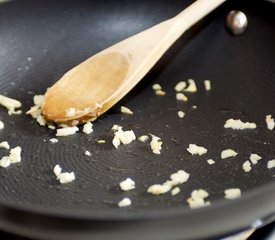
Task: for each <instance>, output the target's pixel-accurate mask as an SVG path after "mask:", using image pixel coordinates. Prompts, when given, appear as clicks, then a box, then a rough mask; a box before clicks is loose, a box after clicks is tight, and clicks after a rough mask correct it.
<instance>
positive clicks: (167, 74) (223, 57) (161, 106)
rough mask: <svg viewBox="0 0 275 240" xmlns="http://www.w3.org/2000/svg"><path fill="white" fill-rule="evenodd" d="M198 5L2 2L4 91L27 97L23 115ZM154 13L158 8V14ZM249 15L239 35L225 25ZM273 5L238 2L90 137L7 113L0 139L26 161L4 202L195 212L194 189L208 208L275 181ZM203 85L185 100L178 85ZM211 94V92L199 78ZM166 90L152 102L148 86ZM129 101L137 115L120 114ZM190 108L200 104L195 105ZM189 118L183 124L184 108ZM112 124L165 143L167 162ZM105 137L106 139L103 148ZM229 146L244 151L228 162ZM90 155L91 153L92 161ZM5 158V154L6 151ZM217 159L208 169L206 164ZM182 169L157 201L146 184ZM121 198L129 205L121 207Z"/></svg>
mask: <svg viewBox="0 0 275 240" xmlns="http://www.w3.org/2000/svg"><path fill="white" fill-rule="evenodd" d="M191 2H192V1H177V0H171V1H165V0H152V1H137V0H131V1H130V0H125V1H111V0H107V1H93V0H92V1H88V0H83V1H76V0H71V1H65V0H60V1H39V2H38V1H32V0H21V1H12V2H9V3H5V4H2V5H0V23H1V28H0V55H1V58H0V92H1V94H4V95H7V96H9V97H12V98H15V99H18V100H20V101H21V102H22V103H23V108H22V109H23V111H24V112H25V111H27V110H28V109H29V107H30V106H32V97H33V95H35V94H41V93H44V91H45V90H46V88H47V87H49V86H50V85H51V84H53V83H54V82H55V81H56V80H58V79H59V78H60V77H61V76H62V75H63V74H64V73H65V72H66V71H67V70H69V69H70V68H72V67H73V66H75V65H76V64H78V63H79V62H81V61H82V60H84V59H86V58H87V57H89V56H91V55H93V54H95V53H96V52H98V51H100V50H102V49H104V48H105V47H107V46H110V45H112V44H114V43H116V42H117V41H119V40H122V39H124V38H126V37H128V36H130V35H132V34H135V33H137V32H140V31H142V30H144V29H146V28H148V27H150V26H153V25H154V24H157V23H158V22H160V21H163V20H165V19H168V18H170V17H172V16H174V15H176V14H177V13H178V12H179V11H181V10H182V9H184V8H185V7H186V6H188V5H189V4H190V3H191ZM156 6H157V7H156ZM232 9H240V10H243V11H244V12H245V13H246V14H247V16H248V19H249V27H248V29H247V31H246V32H245V34H243V35H241V36H239V37H234V36H232V35H230V34H229V33H228V32H227V31H226V29H225V27H224V18H225V16H226V14H227V13H228V11H229V10H232ZM274 11H275V7H274V6H273V4H271V3H267V2H262V1H255V2H253V3H251V2H249V4H248V1H230V2H229V3H226V4H225V5H224V6H223V7H221V8H220V9H219V10H218V11H215V12H214V13H213V14H211V15H210V16H209V17H208V18H207V19H206V20H204V21H203V22H201V23H199V24H198V25H197V26H195V27H194V28H193V29H191V30H190V31H189V32H188V33H186V34H185V35H184V36H183V37H182V38H181V39H180V40H179V41H178V42H177V43H176V44H175V45H174V46H173V47H172V48H171V50H170V51H169V52H168V53H167V54H166V55H165V56H164V57H163V58H162V60H161V61H160V62H159V63H158V64H157V65H156V67H154V69H152V71H151V72H150V73H149V74H148V75H147V76H146V77H145V78H144V79H143V80H142V82H141V83H140V84H139V85H138V86H137V87H136V88H135V89H133V90H132V91H131V92H130V93H129V95H128V96H127V97H125V98H124V99H123V100H122V101H121V102H120V103H119V104H117V105H116V106H115V107H114V108H113V109H111V110H110V111H109V112H108V113H106V114H105V115H104V116H102V117H101V118H99V119H98V120H97V121H96V122H94V132H93V133H92V134H90V135H85V134H84V133H81V132H79V133H77V134H76V135H74V136H68V137H64V138H59V142H58V143H57V144H51V143H50V142H49V139H51V138H53V137H54V136H55V131H54V130H50V129H48V128H43V127H40V126H39V125H38V124H37V123H36V122H35V121H34V120H33V119H31V118H30V117H29V116H26V115H25V114H22V115H18V116H17V115H16V116H9V115H8V114H7V113H6V111H5V110H4V109H3V108H1V109H0V112H1V114H0V119H1V120H2V121H3V122H4V123H5V128H4V129H3V130H2V131H1V132H0V136H1V141H8V142H9V143H10V145H11V146H12V147H15V146H18V145H19V146H21V147H22V149H23V151H22V162H21V163H20V164H17V165H12V166H10V167H9V168H7V169H2V168H1V169H0V189H1V194H0V203H3V204H13V205H18V206H23V207H25V208H30V209H36V210H41V211H42V210H43V211H47V212H48V213H58V214H62V215H66V214H68V213H70V214H76V215H86V216H91V217H93V216H99V215H100V216H106V217H108V216H109V214H113V213H117V214H121V215H125V216H127V215H128V214H132V213H133V212H139V213H143V212H144V213H145V212H146V213H148V212H150V211H155V210H165V209H168V208H171V207H172V208H179V209H182V208H185V207H188V206H187V203H186V199H187V198H188V197H189V196H190V193H191V192H192V190H194V189H200V188H202V189H205V190H207V191H208V193H209V200H210V201H211V202H213V201H215V200H217V199H222V198H223V191H224V190H225V189H227V188H240V189H241V190H242V191H243V192H244V193H245V192H247V191H250V190H253V189H255V188H257V187H260V186H262V185H264V184H266V183H269V182H271V181H273V180H274V171H273V170H268V169H267V167H266V165H267V161H268V160H270V159H273V158H275V151H274V147H273V146H274V143H275V135H274V132H273V131H269V130H267V128H266V123H265V116H266V115H268V114H271V115H273V116H275V110H274V99H275V82H274V81H275V71H274V62H275V46H274V42H275V32H274V21H275V20H274V17H273V15H274ZM189 78H193V79H195V80H196V83H197V86H198V92H197V93H192V94H187V96H188V98H189V101H188V102H186V103H185V102H178V101H177V100H176V98H175V91H174V86H175V85H176V84H177V83H178V82H179V81H181V80H187V79H189ZM205 79H209V80H211V83H212V89H211V91H209V92H207V91H205V90H204V85H203V81H204V80H205ZM154 83H159V84H160V85H161V86H162V88H163V90H164V91H165V92H166V95H165V96H163V97H159V96H156V95H155V93H154V91H153V90H152V84H154ZM121 105H123V106H127V107H129V108H130V109H132V110H133V111H134V114H133V115H123V114H121V113H120V106H121ZM193 106H197V109H194V107H193ZM180 110H182V111H184V112H185V114H186V115H185V117H184V118H183V119H180V118H179V117H178V116H177V112H178V111H180ZM229 118H234V119H239V118H240V119H242V120H243V121H249V122H255V123H257V129H255V130H244V131H235V130H230V129H224V127H223V125H224V123H225V121H226V120H227V119H229ZM113 124H119V125H121V126H123V129H124V130H133V131H134V132H135V133H136V135H137V136H141V135H144V134H154V135H157V136H159V137H161V139H162V141H163V149H162V151H161V154H160V155H155V154H153V153H152V152H151V150H150V146H149V142H147V143H141V142H138V141H135V142H133V143H132V144H130V145H126V146H119V148H118V150H116V149H115V148H114V147H113V146H112V138H113V132H112V131H111V130H110V129H111V127H112V126H113ZM99 139H104V140H106V144H98V143H97V140H99ZM190 143H195V144H198V145H201V146H204V147H205V148H207V149H208V152H207V154H206V155H203V156H191V155H190V154H189V153H188V152H187V151H186V148H187V147H188V145H189V144H190ZM228 148H232V149H234V150H236V151H237V152H238V153H239V154H238V155H237V157H235V158H232V159H225V160H222V159H221V158H220V153H221V151H222V150H224V149H228ZM86 150H88V151H90V152H91V156H90V157H88V156H85V155H84V152H85V151H86ZM0 153H1V155H2V156H4V155H5V154H7V151H6V150H4V149H0ZM251 153H257V154H259V155H260V156H262V157H263V159H262V160H261V161H260V162H259V163H258V164H257V165H255V166H252V171H251V172H250V173H245V172H244V171H243V170H242V164H243V163H244V161H246V160H248V159H249V155H250V154H251ZM210 158H211V159H214V160H215V161H216V163H215V164H214V165H209V164H208V163H207V161H206V160H207V159H210ZM56 164H60V166H61V167H62V168H63V169H64V171H74V172H75V175H76V180H75V181H74V182H73V183H70V184H65V185H60V183H59V182H58V181H57V180H56V179H55V176H54V174H53V171H52V169H53V167H54V166H55V165H56ZM180 169H182V170H185V171H186V172H188V173H190V179H189V181H188V182H187V183H185V184H183V185H182V186H180V188H181V192H180V193H179V194H178V195H176V196H171V194H170V193H167V194H164V195H161V196H152V195H150V194H148V193H147V192H146V190H147V188H148V186H150V185H152V184H155V183H162V182H164V181H166V180H167V179H169V176H170V174H172V173H174V172H176V171H178V170H180ZM127 177H131V178H132V179H133V180H134V181H135V182H136V189H135V190H132V191H129V192H122V191H121V190H120V189H119V183H120V182H121V181H122V180H124V179H125V178H127ZM123 197H129V198H131V199H132V202H133V203H132V206H130V207H128V208H123V209H119V208H118V207H117V203H118V201H119V200H121V199H122V198H123Z"/></svg>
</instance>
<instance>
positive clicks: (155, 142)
mask: <svg viewBox="0 0 275 240" xmlns="http://www.w3.org/2000/svg"><path fill="white" fill-rule="evenodd" d="M151 137H152V140H151V142H150V147H151V150H152V151H153V153H154V154H160V151H161V148H162V141H161V138H159V137H157V136H155V135H152V134H151Z"/></svg>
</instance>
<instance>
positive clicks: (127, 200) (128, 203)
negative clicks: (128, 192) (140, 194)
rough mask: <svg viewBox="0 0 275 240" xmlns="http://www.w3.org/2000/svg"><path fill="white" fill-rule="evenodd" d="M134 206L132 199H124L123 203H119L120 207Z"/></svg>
mask: <svg viewBox="0 0 275 240" xmlns="http://www.w3.org/2000/svg"><path fill="white" fill-rule="evenodd" d="M131 204H132V201H131V199H130V198H123V199H122V200H121V201H119V202H118V206H119V207H128V206H130V205H131Z"/></svg>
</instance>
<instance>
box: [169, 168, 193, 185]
mask: <svg viewBox="0 0 275 240" xmlns="http://www.w3.org/2000/svg"><path fill="white" fill-rule="evenodd" d="M189 176H190V174H189V173H187V172H185V171H183V170H179V171H177V172H176V173H173V174H171V176H170V179H171V184H172V186H176V185H179V184H182V183H185V182H187V181H188V179H189Z"/></svg>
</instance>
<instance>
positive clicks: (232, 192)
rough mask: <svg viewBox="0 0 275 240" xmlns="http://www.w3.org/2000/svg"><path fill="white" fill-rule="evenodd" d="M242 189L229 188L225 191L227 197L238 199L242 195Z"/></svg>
mask: <svg viewBox="0 0 275 240" xmlns="http://www.w3.org/2000/svg"><path fill="white" fill-rule="evenodd" d="M241 195H242V193H241V189H239V188H229V189H226V190H225V191H224V197H225V198H226V199H236V198H239V197H241Z"/></svg>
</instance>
